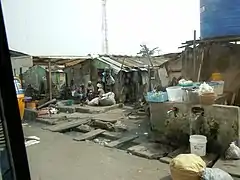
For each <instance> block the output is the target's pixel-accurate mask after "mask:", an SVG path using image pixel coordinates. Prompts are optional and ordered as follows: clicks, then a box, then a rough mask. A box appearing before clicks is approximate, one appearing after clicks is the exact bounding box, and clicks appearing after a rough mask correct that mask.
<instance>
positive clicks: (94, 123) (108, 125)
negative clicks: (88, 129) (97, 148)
mask: <svg viewBox="0 0 240 180" xmlns="http://www.w3.org/2000/svg"><path fill="white" fill-rule="evenodd" d="M90 125H91V126H93V127H96V128H101V129H106V130H108V131H114V125H113V124H112V123H110V122H103V121H100V120H91V122H90Z"/></svg>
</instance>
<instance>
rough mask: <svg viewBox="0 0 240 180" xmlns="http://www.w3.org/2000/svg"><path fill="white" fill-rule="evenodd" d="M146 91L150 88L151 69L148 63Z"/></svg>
mask: <svg viewBox="0 0 240 180" xmlns="http://www.w3.org/2000/svg"><path fill="white" fill-rule="evenodd" d="M148 83H149V84H148V91H151V90H152V86H151V84H152V83H151V69H150V65H148Z"/></svg>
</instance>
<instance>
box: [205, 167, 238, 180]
mask: <svg viewBox="0 0 240 180" xmlns="http://www.w3.org/2000/svg"><path fill="white" fill-rule="evenodd" d="M202 180H233V178H232V177H231V176H230V175H229V174H228V173H226V172H225V171H223V170H221V169H218V168H206V169H204V170H203V172H202Z"/></svg>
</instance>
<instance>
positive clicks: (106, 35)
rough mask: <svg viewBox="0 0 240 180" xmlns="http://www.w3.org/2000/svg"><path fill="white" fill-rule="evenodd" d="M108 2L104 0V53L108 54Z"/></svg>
mask: <svg viewBox="0 0 240 180" xmlns="http://www.w3.org/2000/svg"><path fill="white" fill-rule="evenodd" d="M107 25H108V24H107V0H102V33H103V40H102V52H103V54H108V26H107Z"/></svg>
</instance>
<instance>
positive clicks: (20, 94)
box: [14, 77, 25, 120]
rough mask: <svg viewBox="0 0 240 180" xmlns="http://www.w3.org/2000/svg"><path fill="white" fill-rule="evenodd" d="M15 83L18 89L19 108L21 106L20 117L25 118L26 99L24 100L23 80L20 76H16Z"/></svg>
mask: <svg viewBox="0 0 240 180" xmlns="http://www.w3.org/2000/svg"><path fill="white" fill-rule="evenodd" d="M14 85H15V90H16V95H17V100H18V108H19V113H20V118H21V120H23V116H24V109H25V100H24V93H23V89H22V85H21V81H20V79H19V78H17V77H14Z"/></svg>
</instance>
